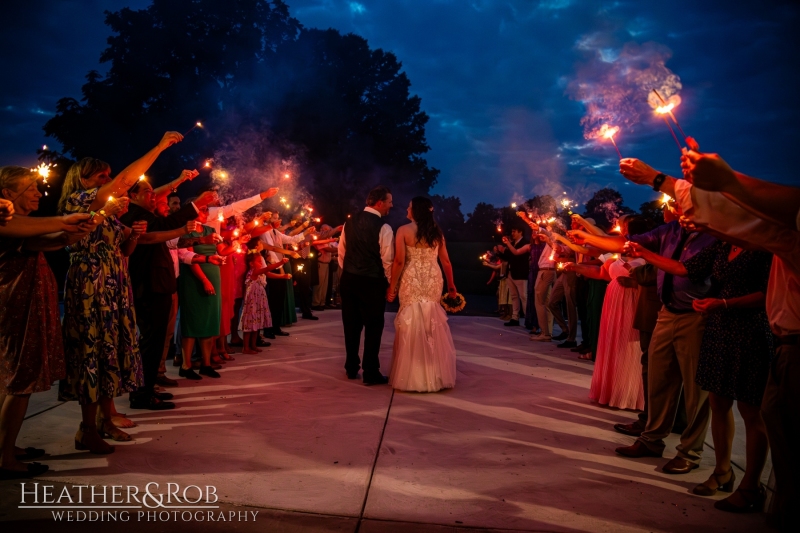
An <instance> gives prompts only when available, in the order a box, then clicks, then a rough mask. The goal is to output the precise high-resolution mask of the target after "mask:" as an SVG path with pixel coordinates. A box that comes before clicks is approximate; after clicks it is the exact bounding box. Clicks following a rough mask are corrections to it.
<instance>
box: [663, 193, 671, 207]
mask: <svg viewBox="0 0 800 533" xmlns="http://www.w3.org/2000/svg"><path fill="white" fill-rule="evenodd" d="M671 201H672V196H670V195H669V194H667V193H662V194H661V207H666V206H667V204H668V203H670V202H671Z"/></svg>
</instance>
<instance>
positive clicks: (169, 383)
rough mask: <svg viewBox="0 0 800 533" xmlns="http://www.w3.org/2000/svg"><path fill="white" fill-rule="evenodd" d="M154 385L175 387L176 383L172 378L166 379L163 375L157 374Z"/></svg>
mask: <svg viewBox="0 0 800 533" xmlns="http://www.w3.org/2000/svg"><path fill="white" fill-rule="evenodd" d="M156 385H161V386H162V387H177V386H178V382H177V381H176V380H174V379H172V378H168V377H167V376H166V375H165V374H159V375H158V377H156Z"/></svg>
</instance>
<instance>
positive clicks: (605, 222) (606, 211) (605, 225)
mask: <svg viewBox="0 0 800 533" xmlns="http://www.w3.org/2000/svg"><path fill="white" fill-rule="evenodd" d="M631 213H634V211H633V210H632V209H631V208H629V207H626V206H625V205H624V204H623V202H622V195H621V194H620V193H619V191H617V190H614V189H609V188H605V189H600V190H599V191H597V192H596V193H594V196H592V197H591V199H589V201H588V202H586V210H585V212H584V213H583V216H584V217H591V218H593V219H594V221H595V223H596V224H597V225H598V226H599V227H600V228H602V229H604V230H608V229H609V228H610V227H611V226H612V224H613V223H614V221H615V220H616V219H618V218H619V217H620V216H622V215H625V214H631Z"/></svg>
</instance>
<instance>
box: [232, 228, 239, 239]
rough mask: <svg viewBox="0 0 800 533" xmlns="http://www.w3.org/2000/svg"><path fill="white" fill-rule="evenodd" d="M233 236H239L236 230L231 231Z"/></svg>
mask: <svg viewBox="0 0 800 533" xmlns="http://www.w3.org/2000/svg"><path fill="white" fill-rule="evenodd" d="M233 236H234V237H238V236H239V230H238V229H235V230H233Z"/></svg>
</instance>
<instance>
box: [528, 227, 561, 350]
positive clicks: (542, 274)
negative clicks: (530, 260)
mask: <svg viewBox="0 0 800 533" xmlns="http://www.w3.org/2000/svg"><path fill="white" fill-rule="evenodd" d="M543 238H544V239H545V240H547V237H546V236H544V235H543ZM538 266H539V274H538V275H537V277H536V287H535V288H534V292H535V293H536V319H537V320H538V321H539V329H541V333H539V334H538V335H531V337H530V339H531V340H532V341H540V342H550V341H551V340H552V338H553V329H552V328H553V315H552V313H550V310H549V309H548V308H547V300H548V299H549V298H550V290H551V289H552V287H553V283H554V282H555V279H556V262H555V250H553V247H552V246H551V245H550V243H549V242H548V243H547V244H546V245H545V247H544V250H542V255H541V256H539V265H538Z"/></svg>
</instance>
